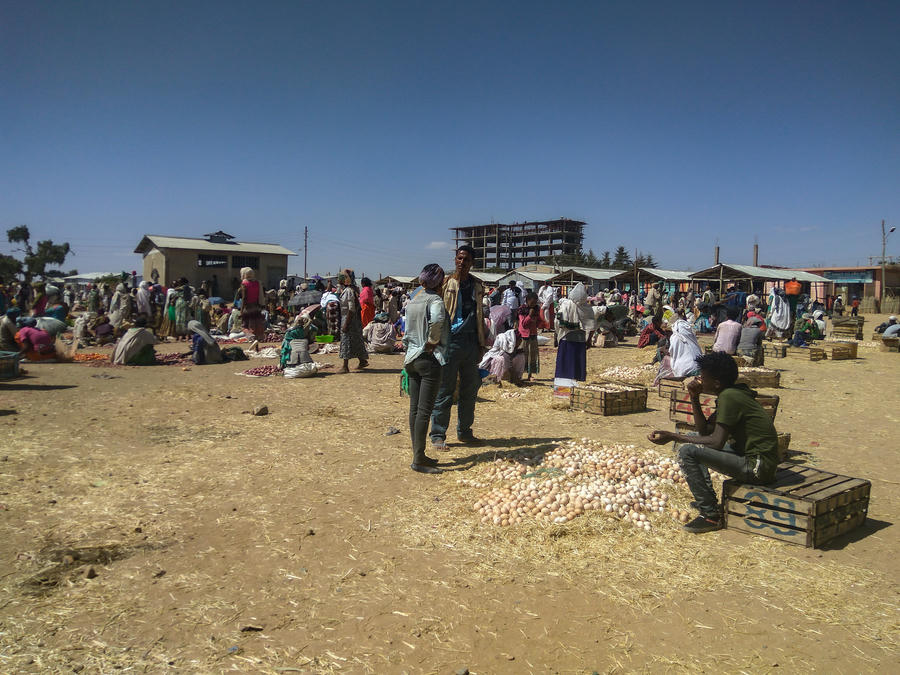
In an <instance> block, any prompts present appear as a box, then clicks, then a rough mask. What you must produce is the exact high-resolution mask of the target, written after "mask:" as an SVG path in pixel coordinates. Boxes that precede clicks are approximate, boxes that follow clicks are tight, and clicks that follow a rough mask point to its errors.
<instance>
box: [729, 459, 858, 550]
mask: <svg viewBox="0 0 900 675" xmlns="http://www.w3.org/2000/svg"><path fill="white" fill-rule="evenodd" d="M871 488H872V484H871V483H870V482H869V481H867V480H863V479H860V478H850V477H849V476H841V475H839V474H835V473H829V472H828V471H821V470H820V469H813V468H811V467H804V466H801V465H798V464H790V463H786V464H779V466H778V472H777V474H776V476H775V482H774V483H773V484H771V485H747V484H743V483H740V482H738V481H736V480H733V479H729V480H726V481H725V483H724V484H723V487H722V506H723V509H724V512H725V524H726V527H727V529H729V530H738V531H740V532H748V533H750V534H760V535H762V536H764V537H771V538H773V539H780V540H781V541H786V542H789V543H791V544H798V545H800V546H806V547H817V546H821V545H822V544H824V543H826V542H827V541H829V540H830V539H833V538H834V537H836V536H838V535H840V534H844V533H845V532H849V531H850V530H852V529H854V528H856V527H859V526H860V525H862V524H863V522H865V520H866V514H867V512H868V509H869V493H870V492H871Z"/></svg>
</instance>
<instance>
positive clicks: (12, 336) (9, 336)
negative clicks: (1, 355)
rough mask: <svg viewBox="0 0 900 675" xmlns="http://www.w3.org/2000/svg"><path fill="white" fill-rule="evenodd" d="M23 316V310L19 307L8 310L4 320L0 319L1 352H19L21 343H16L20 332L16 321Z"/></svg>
mask: <svg viewBox="0 0 900 675" xmlns="http://www.w3.org/2000/svg"><path fill="white" fill-rule="evenodd" d="M21 314H22V310H21V309H19V308H18V307H10V308H9V309H7V310H6V314H4V315H3V318H2V319H0V351H2V352H17V351H19V343H17V342H16V333H17V332H18V331H19V328H18V326H16V319H18V318H19V316H20V315H21Z"/></svg>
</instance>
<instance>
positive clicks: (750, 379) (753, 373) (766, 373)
mask: <svg viewBox="0 0 900 675" xmlns="http://www.w3.org/2000/svg"><path fill="white" fill-rule="evenodd" d="M737 381H738V382H743V383H744V384H746V385H747V386H748V387H750V388H751V389H756V388H762V387H766V388H773V389H775V388H778V387H780V386H781V373H780V372H778V371H777V370H769V369H766V370H740V369H739V370H738V379H737Z"/></svg>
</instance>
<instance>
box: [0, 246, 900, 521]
mask: <svg viewBox="0 0 900 675" xmlns="http://www.w3.org/2000/svg"><path fill="white" fill-rule="evenodd" d="M474 257H475V251H474V250H473V249H472V248H471V247H469V246H467V245H464V246H460V247H459V248H458V249H457V251H456V254H455V258H454V268H455V269H454V271H453V272H452V273H451V274H445V272H444V270H443V269H442V268H441V266H440V265H438V264H436V263H432V264H429V265H426V266H425V267H424V268H423V269H422V271H421V273H420V275H419V277H418V286H417V287H416V288H413V289H405V288H402V287H400V286H390V285H389V286H386V287H380V288H375V287H374V285H373V283H372V281H371V279H368V278H366V277H363V278H362V279H360V280H359V284H358V285H357V280H356V275H355V273H354V271H353V270H352V269H344V270H342V271H341V273H340V274H339V275H337V277H336V279H334V280H327V281H326V280H318V279H317V280H315V281H312V282H304V283H301V284H299V285H297V286H296V287H290V286H289V284H288V282H287V280H282V281H281V283H280V284H279V287H278V288H277V289H265V288H264V287H263V286H262V284H261V283H260V282H259V281H258V280H257V279H256V278H255V272H254V270H253V269H251V268H249V267H247V268H243V269H242V270H241V281H240V285H239V286H238V287H237V288H236V290H235V294H234V297H233V298H231V299H230V301H229V300H228V299H225V298H222V297H219V296H217V295H216V294H215V293H216V292H217V289H216V284H215V280H213V281H212V282H210V281H202V282H201V283H200V284H199V286H197V287H194V286H192V285H191V284H190V283H189V282H188V280H187V279H186V278H179V279H177V280H175V281H173V282H172V283H171V284H170V285H169V286H168V287H164V286H162V285H160V284H154V283H151V282H148V281H142V282H140V283H135V282H136V279H134V278H132V279H131V280H130V281H131V283H129V279H128V278H127V277H126V276H125V275H123V277H122V279H121V280H120V281H119V282H118V283H116V284H89V285H87V287H86V288H84V289H83V290H82V291H80V292H76V291H75V290H74V289H73V288H72V287H71V286H64V288H63V289H62V290H60V288H58V287H57V286H54V285H52V284H48V283H43V282H39V283H35V284H33V285H30V286H29V285H27V284H16V285H8V286H2V287H0V309H2V310H3V312H2V319H0V350H3V351H12V352H19V353H20V354H21V355H22V356H23V357H24V358H26V359H28V360H32V361H41V360H48V359H53V358H62V354H61V351H60V348H59V343H58V341H57V338H58V337H59V336H60V335H61V334H62V333H63V332H65V331H66V330H68V329H69V328H70V324H71V328H72V330H73V338H72V342H71V344H73V345H74V346H80V345H85V346H88V345H103V344H110V343H115V345H114V349H113V352H112V355H111V361H112V362H113V363H115V364H122V365H153V364H154V363H156V354H155V350H154V346H155V345H157V344H159V343H160V342H165V341H169V340H173V341H176V342H178V341H184V342H186V343H189V349H190V354H191V357H192V359H193V360H194V363H196V364H198V365H204V364H212V363H220V362H222V361H225V360H229V359H233V358H246V355H245V354H244V352H243V350H242V349H240V348H237V347H226V348H225V349H222V348H221V346H220V342H221V341H223V340H229V341H235V342H241V341H243V342H245V343H246V345H247V347H248V348H249V349H256V350H258V349H259V343H260V342H262V341H264V340H266V341H269V342H271V341H273V338H276V336H277V338H278V339H281V349H280V352H279V355H280V366H281V368H282V369H284V371H285V373H287V371H288V369H291V368H302V367H304V366H310V365H315V364H313V362H312V359H311V357H310V353H311V352H312V351H313V349H314V348H315V349H318V348H319V347H322V346H323V345H324V347H323V348H324V349H328V348H329V347H328V345H331V346H332V347H333V348H335V349H336V351H338V355H339V360H340V361H341V364H342V367H341V368H340V371H339V372H342V373H347V372H349V371H350V365H351V361H354V360H355V361H356V362H357V369H358V370H364V369H365V368H366V367H367V366H368V363H369V354H371V353H383V354H393V353H400V352H402V353H403V371H402V375H403V382H404V388H405V390H406V391H407V393H408V394H409V399H410V404H409V429H410V438H411V445H412V463H411V465H410V466H411V469H412V470H414V471H417V472H420V473H427V474H437V473H441V469H440V468H439V466H438V465H439V459H438V458H437V457H434V456H429V455H428V453H427V447H426V446H427V443H428V439H429V438H430V443H431V448H432V450H433V451H434V452H438V453H439V452H441V451H443V450H446V449H447V437H448V431H449V427H450V417H451V411H452V408H453V406H454V405H455V406H456V409H457V410H456V429H455V435H456V439H457V440H458V441H459V442H460V443H463V444H467V445H477V444H479V443H480V442H481V441H480V440H479V439H478V438H477V437H476V436H475V433H474V431H473V426H474V423H475V405H476V396H477V392H478V390H479V388H480V387H481V386H482V385H483V384H484V383H485V382H495V383H496V384H497V385H499V386H502V383H503V382H505V381H509V382H512V383H515V384H521V383H523V382H527V381H530V380H532V379H533V377H534V376H535V375H537V374H538V373H540V367H541V364H540V348H539V347H540V345H541V344H549V342H550V340H551V337H548V336H546V335H543V333H544V332H547V331H549V332H551V333H552V341H553V344H554V345H555V346H556V347H557V349H556V363H555V372H554V380H553V381H554V385H556V386H572V385H574V383H577V382H583V381H585V380H586V379H587V350H588V349H591V348H604V349H605V348H613V347H617V346H619V344H620V342H621V341H622V340H623V339H625V337H626V336H629V335H631V336H636V337H637V347H638V348H647V347H651V348H654V349H655V354H654V357H653V362H654V363H658V364H659V369H658V373H657V381H658V380H659V379H662V378H675V379H682V380H685V379H687V378H689V377H692V376H697V379H695V380H693V381H691V383H690V384H689V385H688V391H689V393H690V394H691V397H692V400H693V401H694V403H695V406H694V407H695V417H696V418H697V420H698V421H697V429H696V432H695V435H690V434H676V433H673V432H668V431H655V432H653V433H652V434H651V435H650V440H651V441H653V442H654V443H664V442H670V441H675V442H676V443H677V444H679V446H680V447H679V458H680V461H681V464H682V467H683V469H684V471H685V475H686V477H687V481H688V485H689V486H690V488H691V490H692V492H693V494H694V496H695V498H696V504H697V508H698V510H699V511H700V515H699V516H698V518H697V519H696V520H695V521H693V522H692V523H689V524H688V529H689V530H691V531H694V532H702V531H707V530H710V529H715V528H717V527H719V526H720V519H719V516H718V512H717V511H716V508H717V507H716V506H715V495H714V493H712V487H711V483H710V481H709V473H708V469H709V468H714V469H716V470H719V471H721V472H723V473H726V474H727V475H730V476H735V477H738V478H740V479H741V480H748V481H751V482H754V481H755V482H766V481H767V480H770V479H771V476H772V475H774V466H775V459H774V458H775V454H774V453H775V449H776V444H775V434H774V427H772V426H771V420H770V419H769V418H768V417H767V416H766V415H765V414H762V415H761V414H760V411H761V408H760V407H759V404H758V403H756V402H755V400H754V398H753V394H752V392H750V391H749V390H747V389H746V387H742V386H741V385H737V384H735V381H736V379H737V368H736V366H735V361H734V359H732V356H733V355H739V356H741V357H743V359H744V360H745V362H747V363H748V364H750V365H757V364H759V363H761V361H762V341H763V339H764V338H765V337H767V336H768V337H777V338H782V339H790V342H791V343H792V344H795V345H802V344H806V343H808V342H811V341H813V340H818V339H821V338H822V337H824V335H825V332H826V323H825V320H826V311H827V312H830V313H831V314H832V315H834V316H840V315H842V313H843V311H844V308H845V304H844V300H843V298H841V297H835V298H831V297H829V298H828V300H827V302H826V303H825V304H820V303H813V302H810V300H809V298H808V297H804V296H801V295H800V294H799V290H798V289H799V284H794V283H788V284H786V285H785V289H784V290H782V289H779V288H775V289H773V290H772V291H771V292H770V293H769V294H768V296H765V295H764V294H763V293H761V292H751V293H745V292H742V291H738V290H737V289H735V288H734V287H730V288H728V289H727V291H726V292H725V293H723V294H722V296H721V297H720V296H719V295H718V294H716V293H715V292H714V290H713V289H712V288H711V287H710V286H709V285H707V286H706V287H705V288H703V289H702V290H701V291H699V292H695V291H694V290H689V291H687V292H677V291H675V292H667V290H666V288H665V286H664V285H663V284H662V283H659V284H653V285H651V286H650V287H649V288H648V290H647V292H646V293H645V292H629V291H620V290H619V289H618V288H616V287H613V288H610V289H607V290H604V291H601V292H599V293H596V294H594V295H589V294H588V291H587V289H586V287H585V286H584V284H582V283H578V284H575V285H574V286H573V287H571V288H568V289H561V288H556V287H553V286H552V285H550V284H549V283H546V282H545V283H543V284H541V285H540V286H539V287H537V288H531V289H528V288H526V287H525V285H524V284H523V283H522V281H516V280H512V281H509V283H508V284H507V285H506V286H503V287H497V288H493V289H490V288H486V287H485V286H484V284H482V282H481V281H480V280H479V279H477V278H476V277H475V276H474V275H472V274H471V267H472V263H473V260H474ZM792 281H793V280H792ZM850 307H851V313H853V312H855V311H857V309H858V300H857V299H855V298H854V299H851V301H850ZM877 330H878V331H879V332H883V334H884V335H885V336H888V337H890V336H894V335H897V334H898V333H900V325H898V324H897V320H896V317H893V316H892V317H890V319H889V321H888V322H886V323H885V324H883V325H882V326H879V327H878V329H877ZM704 333H708V334H712V335H713V338H714V342H713V345H712V353H711V354H706V355H704V354H703V350H702V349H701V347H700V344H699V342H698V339H697V336H698V335H701V334H704ZM313 345H315V347H313ZM186 347H188V345H186ZM308 372H310V373H314V372H315V368H312V369H311V370H309V371H308ZM748 392H749V393H748ZM701 393H713V394H716V395H717V396H718V397H719V398H718V401H719V403H718V409H717V414H716V416H714V417H711V418H709V419H706V418H705V417H703V415H702V414H701V411H700V408H699V404H698V403H697V401H698V397H699V395H700V394H701ZM767 420H768V421H767ZM728 438H731V439H732V441H731V442H732V443H733V445H732V446H728V444H727V443H726V439H728ZM726 446H727V447H726Z"/></svg>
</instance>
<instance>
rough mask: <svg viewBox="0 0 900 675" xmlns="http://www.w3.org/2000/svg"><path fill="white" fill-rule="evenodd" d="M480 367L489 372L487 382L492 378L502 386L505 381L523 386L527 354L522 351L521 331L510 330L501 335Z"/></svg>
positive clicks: (486, 377)
mask: <svg viewBox="0 0 900 675" xmlns="http://www.w3.org/2000/svg"><path fill="white" fill-rule="evenodd" d="M478 367H479V368H480V369H482V370H487V371H489V372H488V375H486V376H485V378H484V380H485V381H488V379H489V378H490V379H491V380H493V381H495V382H496V383H497V384H498V385H500V386H502V381H503V380H508V381H509V382H512V383H513V384H515V385H519V384H521V382H522V373H523V372H524V371H525V354H524V353H523V351H522V336H521V335H519V331H518V330H517V329H515V328H510V329H509V330H508V331H506V332H504V333H500V335H498V336H497V338H496V339H495V340H494V344H493V346H492V347H491V348H490V350H489V351H488V352H487V353H486V354H485V355H484V358H483V359H482V360H481V363H479V364H478Z"/></svg>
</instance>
